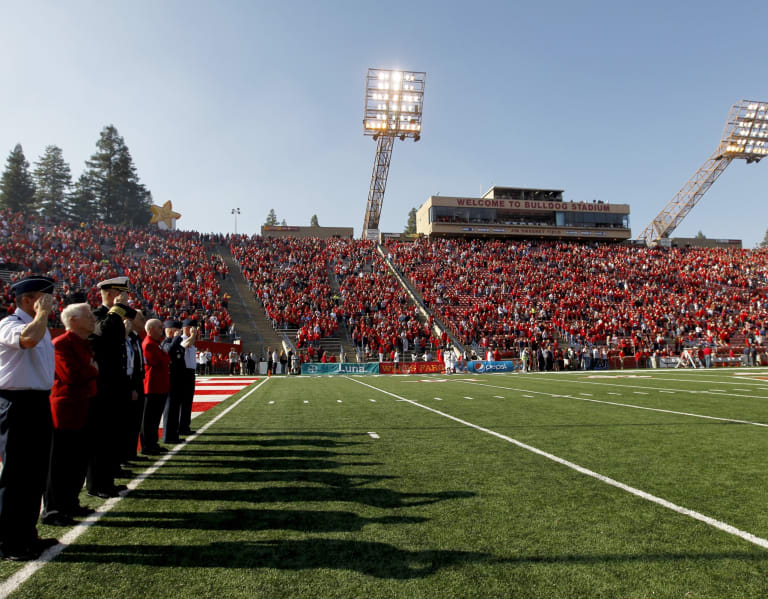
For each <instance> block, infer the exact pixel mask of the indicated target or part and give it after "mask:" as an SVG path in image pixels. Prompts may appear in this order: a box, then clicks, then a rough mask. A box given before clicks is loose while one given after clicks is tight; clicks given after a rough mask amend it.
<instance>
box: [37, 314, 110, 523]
mask: <svg viewBox="0 0 768 599" xmlns="http://www.w3.org/2000/svg"><path fill="white" fill-rule="evenodd" d="M61 320H62V322H63V323H64V326H65V327H66V329H67V331H66V332H65V333H64V334H62V335H59V336H58V337H57V338H56V339H54V341H53V347H54V354H55V359H56V360H55V366H56V370H55V374H54V381H53V388H52V389H51V415H52V417H53V437H52V440H51V458H50V464H49V469H48V481H47V485H46V489H45V497H44V508H43V514H42V520H43V523H45V524H53V525H55V526H69V525H71V524H73V523H74V520H73V519H72V517H73V516H85V515H87V514H89V513H91V512H92V511H93V510H91V509H89V508H84V507H81V506H80V504H79V501H78V495H79V493H80V489H82V488H83V482H84V481H85V473H86V470H87V468H88V457H89V443H88V432H87V424H88V414H89V410H90V406H91V401H92V399H93V398H94V397H95V396H96V392H97V385H96V380H97V378H98V375H99V369H98V366H97V365H96V362H95V361H94V358H93V351H92V350H91V344H90V341H89V340H88V336H89V335H91V333H93V329H94V326H95V325H96V317H95V316H94V315H93V312H91V307H90V306H89V305H88V304H70V305H69V306H67V307H66V308H64V310H63V311H62V313H61Z"/></svg>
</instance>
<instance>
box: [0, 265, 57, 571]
mask: <svg viewBox="0 0 768 599" xmlns="http://www.w3.org/2000/svg"><path fill="white" fill-rule="evenodd" d="M53 284H54V281H53V279H50V278H48V277H42V276H32V277H26V278H24V279H22V280H20V281H17V282H16V283H14V284H13V285H12V286H11V292H12V293H13V294H14V295H15V297H16V311H15V312H14V313H13V314H11V315H10V316H7V317H6V318H4V319H3V320H2V321H0V459H2V464H3V466H2V469H0V557H2V558H3V559H8V560H15V561H19V560H30V559H36V558H37V557H38V556H39V555H40V554H41V553H42V552H43V551H44V550H45V549H47V548H48V547H50V546H52V545H55V544H56V539H40V538H39V537H38V536H37V527H36V525H37V518H38V516H39V515H40V501H41V499H42V497H43V491H44V490H45V483H46V478H47V474H48V458H49V455H50V442H51V428H52V427H51V405H50V392H51V387H52V386H53V378H54V352H53V343H52V342H51V335H50V333H49V332H48V328H47V324H48V315H49V314H50V313H51V311H52V309H53V295H51V294H52V292H53Z"/></svg>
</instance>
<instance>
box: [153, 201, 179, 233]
mask: <svg viewBox="0 0 768 599" xmlns="http://www.w3.org/2000/svg"><path fill="white" fill-rule="evenodd" d="M149 208H150V210H152V220H150V221H149V224H150V225H155V224H158V223H161V222H163V223H165V224H166V226H167V227H168V228H169V229H172V228H173V221H174V219H178V218H181V214H179V213H178V212H174V211H173V204H171V201H170V200H168V201H167V202H166V203H165V204H163V205H162V206H156V205H155V204H152V205H151V206H150V207H149Z"/></svg>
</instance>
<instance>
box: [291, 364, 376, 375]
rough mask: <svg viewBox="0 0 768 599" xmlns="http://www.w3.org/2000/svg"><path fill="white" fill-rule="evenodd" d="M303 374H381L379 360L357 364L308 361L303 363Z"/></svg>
mask: <svg viewBox="0 0 768 599" xmlns="http://www.w3.org/2000/svg"><path fill="white" fill-rule="evenodd" d="M301 374H379V364H378V363H377V362H366V363H363V364H356V363H354V362H337V363H333V364H322V363H316V362H306V363H304V364H302V365H301Z"/></svg>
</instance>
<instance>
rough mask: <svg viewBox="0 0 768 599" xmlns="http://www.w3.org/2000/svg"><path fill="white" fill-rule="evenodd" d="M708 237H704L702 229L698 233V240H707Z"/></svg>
mask: <svg viewBox="0 0 768 599" xmlns="http://www.w3.org/2000/svg"><path fill="white" fill-rule="evenodd" d="M706 238H707V236H706V235H704V233H702V232H701V229H699V232H698V233H696V239H706Z"/></svg>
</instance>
